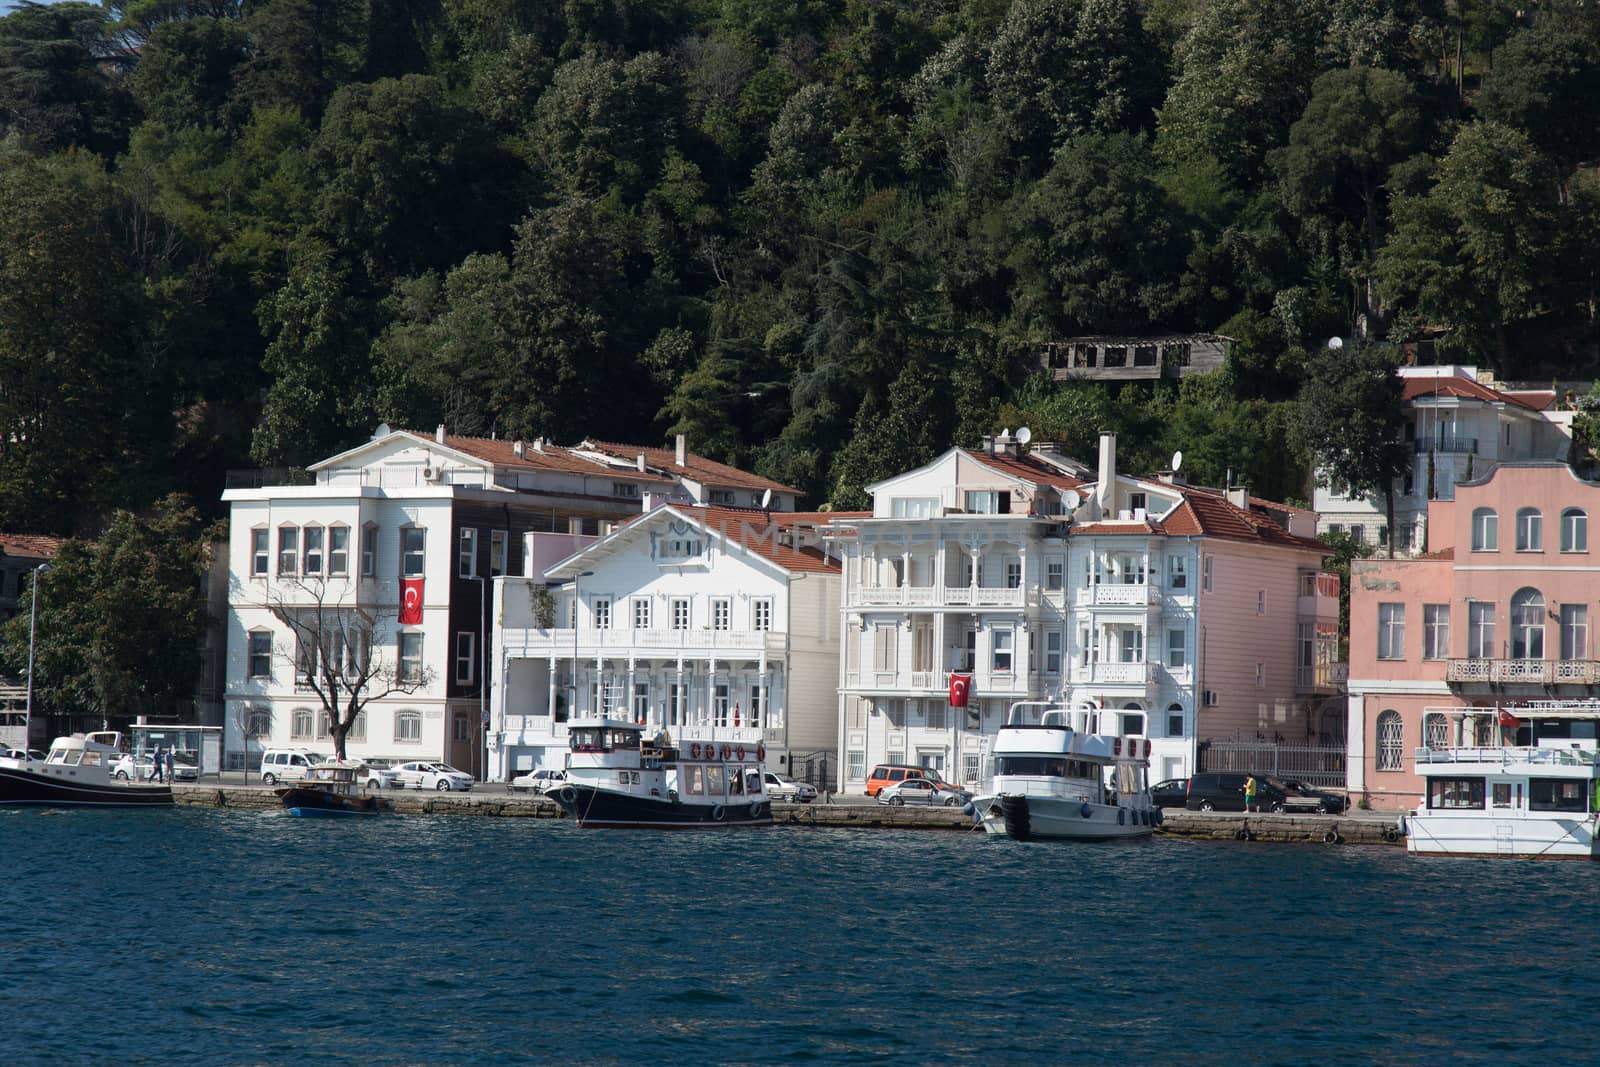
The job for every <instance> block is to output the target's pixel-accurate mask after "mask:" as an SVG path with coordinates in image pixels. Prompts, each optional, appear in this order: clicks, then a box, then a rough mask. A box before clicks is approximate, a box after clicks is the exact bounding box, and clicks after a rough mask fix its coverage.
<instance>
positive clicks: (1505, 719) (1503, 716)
mask: <svg viewBox="0 0 1600 1067" xmlns="http://www.w3.org/2000/svg"><path fill="white" fill-rule="evenodd" d="M1499 719H1500V725H1501V726H1506V727H1510V728H1512V729H1516V728H1517V727H1518V726H1521V725H1522V720H1521V719H1519V718H1517V717H1516V716H1515V715H1513V714H1511V713H1510V712H1509V711H1507V710H1506V709H1505V708H1501V709H1500V715H1499Z"/></svg>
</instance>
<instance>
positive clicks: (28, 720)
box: [22, 563, 50, 749]
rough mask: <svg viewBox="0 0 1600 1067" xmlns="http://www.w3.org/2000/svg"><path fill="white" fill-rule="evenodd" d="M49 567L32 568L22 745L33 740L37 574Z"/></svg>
mask: <svg viewBox="0 0 1600 1067" xmlns="http://www.w3.org/2000/svg"><path fill="white" fill-rule="evenodd" d="M49 569H50V564H48V563H41V564H39V565H38V566H37V567H35V568H33V582H32V584H33V606H32V607H31V608H30V609H29V610H28V700H27V704H26V705H24V711H23V720H22V747H23V748H24V749H26V748H27V747H28V745H29V744H30V743H31V742H32V741H33V637H34V634H35V633H36V632H37V630H38V626H39V576H40V575H41V574H43V573H44V572H45V571H47V570H49Z"/></svg>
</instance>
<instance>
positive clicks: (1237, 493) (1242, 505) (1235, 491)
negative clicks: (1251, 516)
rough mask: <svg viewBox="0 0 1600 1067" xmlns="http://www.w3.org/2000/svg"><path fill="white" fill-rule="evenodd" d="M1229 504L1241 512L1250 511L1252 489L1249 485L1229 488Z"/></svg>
mask: <svg viewBox="0 0 1600 1067" xmlns="http://www.w3.org/2000/svg"><path fill="white" fill-rule="evenodd" d="M1228 503H1230V504H1232V505H1233V506H1234V507H1236V508H1238V509H1239V510H1240V511H1249V510H1250V487H1249V486H1248V485H1230V486H1228Z"/></svg>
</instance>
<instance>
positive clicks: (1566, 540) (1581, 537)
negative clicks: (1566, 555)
mask: <svg viewBox="0 0 1600 1067" xmlns="http://www.w3.org/2000/svg"><path fill="white" fill-rule="evenodd" d="M1561 551H1563V552H1587V551H1589V514H1588V512H1586V511H1584V510H1583V509H1582V508H1565V509H1563V510H1562V512H1561Z"/></svg>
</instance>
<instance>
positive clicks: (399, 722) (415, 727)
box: [394, 710, 422, 742]
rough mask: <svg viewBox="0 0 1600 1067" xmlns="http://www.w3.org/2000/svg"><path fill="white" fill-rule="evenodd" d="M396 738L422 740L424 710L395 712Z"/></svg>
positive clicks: (397, 739)
mask: <svg viewBox="0 0 1600 1067" xmlns="http://www.w3.org/2000/svg"><path fill="white" fill-rule="evenodd" d="M394 739H395V740H396V741H412V742H416V741H421V740H422V712H420V711H410V710H406V711H397V712H395V713H394Z"/></svg>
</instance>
